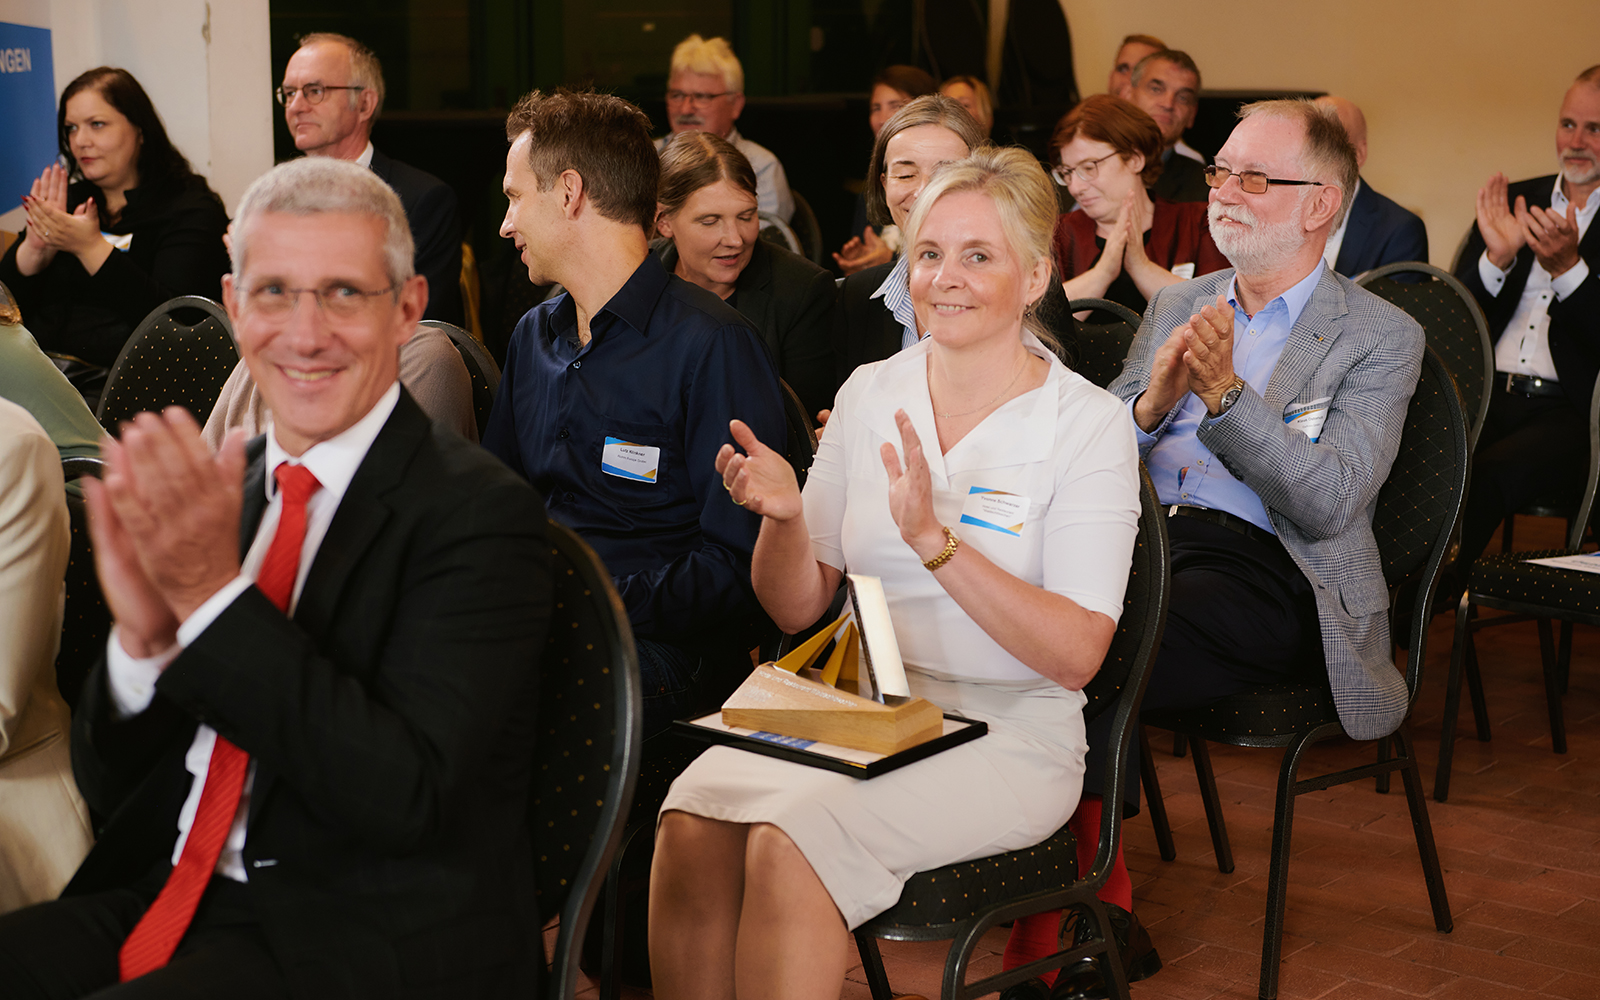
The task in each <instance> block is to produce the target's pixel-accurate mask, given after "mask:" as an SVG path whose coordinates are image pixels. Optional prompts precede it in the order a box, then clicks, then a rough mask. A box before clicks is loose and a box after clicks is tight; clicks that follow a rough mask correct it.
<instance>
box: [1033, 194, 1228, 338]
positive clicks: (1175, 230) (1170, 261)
mask: <svg viewBox="0 0 1600 1000" xmlns="http://www.w3.org/2000/svg"><path fill="white" fill-rule="evenodd" d="M1152 204H1153V206H1154V208H1155V212H1154V217H1153V218H1152V219H1151V223H1150V228H1149V229H1148V230H1146V232H1145V234H1144V252H1145V253H1146V254H1147V255H1148V256H1149V257H1150V259H1151V260H1152V261H1154V262H1155V263H1157V264H1159V265H1160V266H1162V267H1164V268H1166V269H1167V270H1169V271H1170V270H1172V269H1173V267H1174V266H1175V265H1178V264H1190V263H1192V264H1194V274H1192V275H1190V277H1193V278H1198V277H1200V275H1202V274H1210V273H1211V272H1212V271H1220V270H1222V269H1223V268H1225V267H1231V266H1232V265H1231V264H1229V263H1228V259H1227V258H1226V257H1224V256H1222V251H1221V250H1218V249H1217V245H1216V244H1215V243H1213V242H1211V229H1210V227H1209V226H1208V225H1207V224H1206V206H1205V203H1204V202H1182V203H1174V202H1170V201H1164V200H1163V199H1160V198H1156V199H1154V200H1153V202H1152ZM1094 228H1095V221H1094V220H1093V219H1091V218H1089V216H1088V215H1087V214H1086V213H1084V212H1083V211H1081V210H1075V211H1071V212H1067V213H1066V214H1065V215H1062V216H1061V217H1060V218H1059V219H1057V220H1056V234H1055V254H1056V266H1057V267H1058V268H1059V269H1060V271H1061V278H1062V280H1063V281H1065V280H1068V279H1071V278H1076V277H1077V276H1078V275H1080V274H1082V273H1084V272H1085V271H1087V270H1089V269H1090V268H1091V267H1093V266H1094V263H1095V261H1097V260H1099V259H1100V253H1101V251H1102V250H1103V249H1104V247H1105V241H1104V240H1098V241H1097V240H1096V239H1095V235H1094ZM1125 277H1126V275H1123V276H1121V277H1119V279H1118V282H1113V283H1112V289H1115V288H1117V285H1118V283H1119V282H1121V281H1122V278H1125ZM1125 284H1128V285H1130V286H1131V285H1132V281H1131V280H1130V281H1127V282H1125ZM1132 292H1133V294H1134V296H1135V297H1137V298H1138V299H1139V301H1138V303H1137V304H1135V303H1132V302H1125V303H1123V304H1124V305H1127V306H1128V307H1129V308H1132V309H1133V310H1134V311H1135V312H1141V313H1142V312H1144V306H1145V303H1144V300H1143V297H1142V296H1139V295H1138V290H1137V289H1132ZM1106 297H1107V298H1111V299H1114V300H1117V301H1120V300H1121V297H1120V296H1117V295H1114V294H1112V290H1111V289H1108V290H1107V295H1106Z"/></svg>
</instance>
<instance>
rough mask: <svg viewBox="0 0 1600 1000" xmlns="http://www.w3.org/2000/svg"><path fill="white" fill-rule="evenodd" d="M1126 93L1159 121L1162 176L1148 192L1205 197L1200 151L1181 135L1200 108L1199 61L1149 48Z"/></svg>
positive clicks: (1158, 195)
mask: <svg viewBox="0 0 1600 1000" xmlns="http://www.w3.org/2000/svg"><path fill="white" fill-rule="evenodd" d="M1130 94H1131V96H1130V97H1129V98H1128V99H1129V100H1130V101H1132V102H1133V103H1134V104H1137V105H1138V106H1139V108H1140V109H1141V110H1143V111H1144V112H1145V113H1146V114H1148V115H1149V116H1150V117H1151V118H1154V119H1155V120H1156V124H1157V125H1159V126H1161V142H1162V147H1163V148H1162V150H1161V164H1162V167H1161V176H1160V177H1158V178H1157V179H1156V183H1155V186H1154V187H1152V188H1151V189H1150V196H1151V197H1152V198H1165V199H1166V200H1167V201H1205V200H1206V199H1207V198H1208V197H1209V196H1210V189H1209V188H1207V187H1206V178H1205V165H1206V164H1205V157H1204V156H1203V155H1201V153H1200V151H1199V150H1197V149H1195V148H1194V147H1193V146H1190V145H1189V144H1188V143H1186V142H1184V141H1183V133H1184V131H1185V130H1187V129H1188V128H1189V126H1191V125H1193V124H1194V116H1195V114H1196V113H1197V112H1199V110H1200V67H1199V66H1197V65H1195V61H1194V60H1193V59H1191V58H1190V57H1189V53H1187V52H1180V51H1178V50H1177V49H1163V50H1162V51H1160V52H1152V53H1151V54H1150V55H1147V56H1145V57H1144V58H1143V59H1141V60H1139V63H1138V65H1137V66H1135V67H1134V69H1133V88H1132V90H1131V92H1130Z"/></svg>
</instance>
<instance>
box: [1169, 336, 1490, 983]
mask: <svg viewBox="0 0 1600 1000" xmlns="http://www.w3.org/2000/svg"><path fill="white" fill-rule="evenodd" d="M1467 455H1468V452H1467V420H1466V414H1465V411H1464V410H1463V408H1462V405H1461V397H1460V394H1459V393H1458V392H1457V391H1456V388H1455V383H1454V382H1453V381H1452V380H1451V378H1450V372H1449V369H1448V368H1447V367H1446V365H1445V364H1444V362H1443V361H1442V360H1440V358H1439V356H1438V355H1437V354H1436V353H1435V352H1434V351H1433V350H1432V349H1431V348H1430V349H1428V350H1427V352H1426V354H1425V355H1424V357H1423V364H1422V375H1421V378H1420V380H1419V382H1418V384H1417V389H1416V393H1415V394H1414V395H1413V396H1412V397H1411V405H1410V408H1409V409H1408V411H1407V413H1406V423H1405V430H1404V433H1403V434H1402V436H1401V439H1400V451H1399V453H1398V454H1397V455H1396V457H1395V460H1394V465H1393V466H1392V467H1391V469H1390V471H1389V478H1388V479H1387V480H1386V481H1385V482H1384V485H1383V488H1382V490H1381V491H1380V492H1379V494H1378V504H1377V510H1376V513H1375V514H1374V516H1373V522H1372V530H1373V534H1374V535H1375V536H1376V537H1377V541H1378V552H1379V556H1380V558H1381V559H1382V563H1383V576H1384V580H1385V582H1387V584H1388V586H1389V594H1390V600H1391V608H1392V607H1393V604H1394V596H1395V593H1396V591H1397V590H1398V589H1399V588H1400V587H1401V585H1403V584H1408V583H1415V585H1416V586H1417V598H1416V600H1414V601H1413V602H1411V605H1410V608H1409V610H1408V611H1407V613H1406V617H1405V620H1404V621H1396V622H1394V627H1395V629H1396V630H1403V631H1404V634H1405V635H1406V636H1408V638H1409V645H1407V646H1406V648H1407V649H1408V650H1409V651H1410V653H1409V655H1408V656H1407V658H1406V669H1405V679H1406V687H1407V689H1408V690H1409V691H1410V694H1411V704H1412V705H1415V703H1416V697H1417V685H1418V683H1419V682H1420V680H1421V676H1422V664H1423V663H1424V662H1425V660H1426V658H1427V636H1428V622H1429V620H1430V619H1431V617H1432V615H1431V607H1432V603H1433V596H1434V591H1435V589H1436V587H1437V586H1438V577H1439V569H1440V567H1441V566H1442V565H1443V563H1444V560H1445V558H1446V557H1447V555H1448V554H1449V548H1450V540H1451V534H1452V533H1453V532H1454V531H1455V526H1456V521H1457V520H1458V518H1459V517H1460V513H1461V504H1462V501H1463V499H1464V497H1465V493H1466V483H1467ZM1408 719H1409V715H1408ZM1144 722H1145V723H1146V725H1150V726H1155V727H1158V728H1161V729H1170V730H1172V731H1174V732H1177V733H1182V734H1184V735H1186V736H1187V737H1188V738H1189V742H1190V744H1191V745H1192V746H1193V748H1194V767H1195V776H1196V778H1197V779H1198V780H1199V784H1200V796H1201V799H1202V801H1203V802H1204V803H1205V808H1206V818H1207V820H1208V821H1209V823H1210V827H1211V838H1212V846H1213V848H1214V849H1215V851H1216V856H1217V868H1218V869H1219V870H1221V871H1223V872H1231V871H1232V870H1233V850H1232V848H1231V847H1230V845H1229V843H1228V831H1227V826H1226V824H1225V823H1224V821H1223V817H1222V803H1221V801H1220V799H1219V798H1218V796H1217V789H1216V779H1215V777H1214V775H1213V773H1212V770H1211V758H1210V754H1209V752H1208V751H1207V750H1206V746H1205V742H1204V741H1207V740H1209V741H1211V742H1215V743H1226V744H1229V745H1230V746H1238V747H1283V748H1284V754H1283V765H1282V768H1281V770H1280V771H1279V775H1278V796H1277V807H1276V813H1275V814H1274V817H1273V824H1272V860H1271V865H1270V868H1269V871H1268V876H1267V914H1266V921H1265V924H1264V926H1263V935H1262V936H1263V940H1262V945H1261V982H1260V996H1261V997H1262V1000H1272V998H1274V997H1276V996H1277V994H1278V965H1279V959H1280V957H1281V955H1282V949H1283V929H1284V928H1283V925H1284V911H1285V908H1286V904H1287V897H1288V890H1289V858H1290V838H1291V834H1292V832H1293V824H1294V807H1295V798H1296V796H1299V795H1303V794H1305V793H1306V792H1315V791H1321V790H1323V789H1326V788H1332V787H1333V786H1334V785H1341V784H1345V783H1346V782H1351V781H1357V780H1360V779H1362V778H1375V777H1380V776H1384V775H1388V774H1391V773H1393V772H1395V771H1399V772H1400V775H1401V778H1402V783H1403V784H1404V786H1405V792H1406V804H1407V806H1408V807H1409V808H1410V811H1411V826H1412V830H1413V832H1414V833H1415V834H1416V838H1417V850H1418V853H1419V854H1420V855H1421V859H1422V873H1423V879H1424V881H1425V882H1426V884H1427V889H1428V898H1429V902H1430V903H1431V905H1432V908H1433V920H1434V926H1435V927H1437V928H1438V929H1439V930H1440V931H1441V932H1446V933H1448V932H1449V931H1450V930H1451V929H1452V927H1453V926H1454V923H1453V920H1452V918H1451V916H1450V903H1449V900H1448V899H1447V897H1446V895H1445V887H1444V875H1443V872H1442V870H1441V869H1440V866H1439V852H1438V849H1437V848H1436V846H1435V845H1434V839H1433V827H1432V824H1431V823H1430V822H1429V819H1428V806H1427V799H1426V797H1425V796H1424V793H1423V790H1422V780H1421V777H1420V774H1419V771H1418V767H1417V758H1416V749H1415V745H1414V744H1413V742H1412V738H1411V733H1410V731H1409V726H1408V723H1407V721H1402V722H1401V724H1400V726H1399V728H1398V729H1396V730H1395V731H1394V732H1393V733H1391V734H1389V736H1387V737H1385V739H1384V740H1383V741H1380V742H1381V743H1382V744H1383V746H1384V747H1385V748H1386V749H1385V750H1384V752H1382V753H1380V754H1379V757H1378V760H1377V762H1376V763H1373V764H1366V765H1363V766H1359V767H1351V768H1347V769H1345V770H1342V771H1335V772H1333V773H1331V774H1324V775H1318V776H1316V777H1312V778H1304V777H1301V775H1300V768H1301V765H1302V764H1303V763H1304V761H1305V756H1306V752H1307V751H1308V750H1309V749H1310V748H1311V746H1312V745H1313V744H1315V743H1318V742H1321V741H1323V740H1327V739H1332V738H1334V737H1338V736H1342V735H1344V729H1343V727H1342V726H1340V724H1339V716H1338V712H1337V711H1336V710H1335V708H1334V704H1333V694H1332V692H1331V691H1330V690H1329V689H1328V686H1327V685H1326V684H1320V685H1309V684H1273V685H1264V686H1262V687H1259V688H1255V689H1252V690H1250V691H1246V692H1244V693H1242V694H1238V695H1233V696H1231V697H1228V698H1224V699H1222V700H1220V701H1218V702H1215V703H1213V704H1211V705H1206V706H1204V707H1201V708H1195V709H1184V710H1179V711H1161V712H1147V713H1145V716H1144ZM1391 750H1392V754H1391V752H1390V751H1391ZM1153 774H1154V772H1153V769H1147V770H1146V771H1145V776H1146V779H1147V780H1146V783H1145V793H1146V795H1147V796H1148V797H1149V799H1150V801H1151V807H1152V808H1151V816H1152V819H1153V821H1155V822H1156V823H1157V831H1156V832H1157V839H1158V841H1159V842H1160V843H1161V844H1162V848H1163V857H1166V858H1167V859H1168V860H1170V859H1171V858H1170V856H1169V852H1168V850H1167V845H1169V844H1170V843H1171V836H1172V834H1171V831H1170V829H1165V830H1164V829H1161V826H1162V825H1163V824H1162V823H1161V817H1162V816H1163V815H1164V813H1163V812H1162V811H1161V810H1160V809H1158V808H1157V807H1156V806H1157V803H1158V802H1159V801H1160V797H1161V789H1160V788H1159V787H1157V786H1156V785H1155V783H1154V782H1153V781H1151V780H1148V779H1150V778H1152V777H1153Z"/></svg>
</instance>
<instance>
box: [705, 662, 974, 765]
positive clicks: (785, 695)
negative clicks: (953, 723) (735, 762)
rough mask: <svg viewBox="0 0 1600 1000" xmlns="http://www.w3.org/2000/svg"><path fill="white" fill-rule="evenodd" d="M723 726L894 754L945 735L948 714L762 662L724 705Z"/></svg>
mask: <svg viewBox="0 0 1600 1000" xmlns="http://www.w3.org/2000/svg"><path fill="white" fill-rule="evenodd" d="M722 721H723V723H724V724H725V725H729V726H738V727H741V728H744V729H756V730H760V731H762V732H768V733H776V734H778V735H779V736H792V737H795V738H797V739H805V740H816V741H817V742H820V743H832V744H833V745H834V746H841V747H849V748H851V749H853V750H866V751H868V752H870V753H881V754H893V753H899V752H900V751H902V750H906V749H909V748H911V747H914V746H916V745H918V744H919V743H926V742H927V741H928V740H931V739H933V738H935V737H937V736H939V735H941V734H942V733H943V732H944V713H943V712H941V711H940V710H939V708H938V706H936V705H934V704H933V703H932V702H930V701H928V700H927V699H924V698H908V699H906V700H904V701H902V702H900V703H899V704H896V705H884V704H880V703H878V702H876V701H872V700H871V699H868V698H863V697H861V696H860V695H856V694H851V693H850V692H848V691H841V690H839V689H838V688H834V687H830V686H829V685H827V684H824V683H822V682H820V681H814V680H811V679H809V678H806V677H800V676H797V675H795V674H792V673H789V672H788V671H787V670H784V669H783V668H782V667H779V666H776V665H774V664H771V663H763V664H762V665H761V666H759V667H757V668H756V669H755V670H754V671H753V672H752V673H751V674H750V676H749V677H748V678H746V679H745V682H744V683H743V684H741V685H739V690H737V691H735V692H734V693H733V696H732V697H730V698H729V699H728V700H727V701H726V702H724V703H723V706H722Z"/></svg>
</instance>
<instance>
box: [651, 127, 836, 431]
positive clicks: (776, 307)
mask: <svg viewBox="0 0 1600 1000" xmlns="http://www.w3.org/2000/svg"><path fill="white" fill-rule="evenodd" d="M760 225H761V221H760V220H759V219H758V218H757V217H756V191H755V172H754V171H753V170H752V169H751V167H750V161H749V160H746V159H745V158H744V154H743V153H741V152H739V151H738V150H737V149H735V148H734V147H733V146H732V145H731V144H730V143H728V142H727V141H726V140H724V139H719V138H718V137H716V136H714V135H712V134H711V133H709V132H689V133H686V134H684V135H680V136H675V137H674V138H673V140H672V141H671V142H669V143H668V144H667V147H666V149H664V150H662V151H661V185H660V189H659V193H658V194H657V195H656V231H657V232H659V233H660V234H661V235H662V236H664V237H666V240H664V241H661V243H660V245H659V247H658V248H657V250H656V253H657V255H658V256H660V258H661V263H662V266H664V267H665V268H666V269H667V270H668V271H671V272H672V273H673V274H676V275H677V276H678V277H680V278H682V279H683V280H685V281H687V282H689V283H690V284H695V285H699V286H700V287H701V288H704V289H705V290H706V291H708V292H710V293H711V294H713V295H715V296H716V297H717V298H719V299H721V300H722V301H724V302H726V303H728V305H730V306H733V307H734V308H735V309H737V310H739V312H740V313H741V314H742V315H743V316H744V318H745V319H746V320H748V321H749V323H750V326H751V328H752V329H754V330H755V331H756V333H757V334H758V335H759V336H760V337H761V340H762V342H763V343H765V344H766V346H767V351H768V352H769V353H770V354H771V355H772V358H773V360H774V361H775V362H776V363H777V365H778V377H779V378H782V379H783V380H784V381H785V382H787V383H789V387H790V388H792V389H793V390H794V391H795V394H796V395H798V396H799V397H800V401H801V403H803V404H804V405H805V407H806V412H807V413H816V412H817V411H818V410H822V409H826V408H827V407H830V406H832V405H833V390H834V381H833V340H832V324H833V302H834V299H835V298H837V297H838V290H837V289H836V288H835V287H834V283H833V275H831V274H829V273H828V272H827V271H824V270H823V269H822V268H820V267H818V266H817V265H815V264H813V263H811V262H810V261H809V260H806V259H805V258H804V257H801V256H800V255H798V254H793V253H790V252H789V251H788V250H785V249H784V248H783V247H780V246H774V245H773V244H772V243H769V242H767V241H766V240H763V239H761V238H760V237H759V235H758V234H759V231H760Z"/></svg>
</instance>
